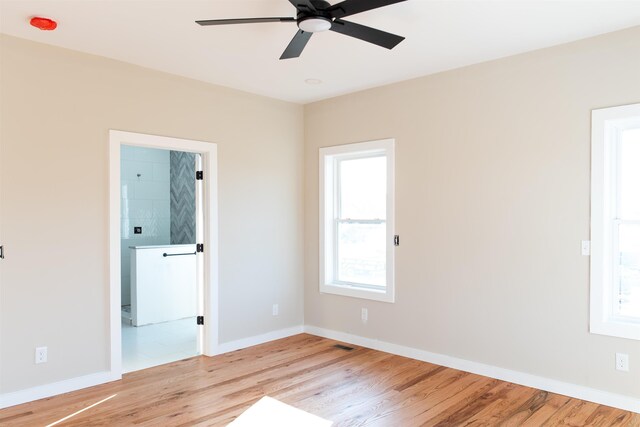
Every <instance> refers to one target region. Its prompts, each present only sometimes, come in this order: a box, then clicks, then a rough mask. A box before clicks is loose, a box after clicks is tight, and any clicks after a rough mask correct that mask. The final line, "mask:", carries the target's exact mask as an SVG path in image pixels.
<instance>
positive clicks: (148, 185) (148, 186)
mask: <svg viewBox="0 0 640 427" xmlns="http://www.w3.org/2000/svg"><path fill="white" fill-rule="evenodd" d="M134 188H135V197H136V199H147V200H169V182H168V181H167V182H158V181H138V182H135V183H134Z"/></svg>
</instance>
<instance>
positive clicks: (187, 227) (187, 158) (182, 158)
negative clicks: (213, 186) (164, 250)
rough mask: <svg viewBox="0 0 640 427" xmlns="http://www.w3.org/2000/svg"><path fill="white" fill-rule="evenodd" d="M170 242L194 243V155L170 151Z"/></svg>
mask: <svg viewBox="0 0 640 427" xmlns="http://www.w3.org/2000/svg"><path fill="white" fill-rule="evenodd" d="M170 158H171V169H170V170H171V191H170V194H171V205H170V206H171V243H172V244H174V245H178V244H192V243H196V196H195V188H196V180H195V170H196V168H195V167H196V155H195V154H193V153H185V152H180V151H172V152H171V155H170Z"/></svg>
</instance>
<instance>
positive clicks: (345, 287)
mask: <svg viewBox="0 0 640 427" xmlns="http://www.w3.org/2000/svg"><path fill="white" fill-rule="evenodd" d="M351 153H353V154H358V155H367V154H370V155H376V154H384V155H386V156H387V218H386V226H387V227H386V238H387V248H388V250H387V259H386V263H387V265H386V270H387V271H386V273H387V278H386V279H387V284H386V286H385V289H384V290H380V289H372V288H371V289H369V288H365V287H361V286H356V285H349V284H344V283H336V282H334V281H332V278H333V277H334V274H333V273H332V272H329V271H328V270H329V269H332V268H333V265H334V263H333V262H332V259H331V258H332V256H333V253H334V251H335V246H334V242H333V237H332V235H333V218H334V209H335V206H334V194H335V191H336V189H335V185H336V183H335V182H334V180H333V177H334V173H333V167H334V162H335V157H342V156H344V155H348V154H351ZM319 160H320V162H319V163H320V164H319V171H320V179H319V182H320V209H319V223H320V227H319V228H320V236H319V241H320V251H319V254H320V292H321V293H327V294H336V295H343V296H349V297H355V298H364V299H370V300H375V301H383V302H394V301H395V280H394V246H393V237H394V224H395V222H394V210H395V208H394V201H395V194H394V193H395V191H394V189H395V140H394V139H383V140H378V141H369V142H360V143H356V144H346V145H339V146H335V147H325V148H321V149H320V159H319ZM327 177H329V178H330V182H331V186H330V187H329V188H326V185H325V184H326V182H325V180H326V179H327Z"/></svg>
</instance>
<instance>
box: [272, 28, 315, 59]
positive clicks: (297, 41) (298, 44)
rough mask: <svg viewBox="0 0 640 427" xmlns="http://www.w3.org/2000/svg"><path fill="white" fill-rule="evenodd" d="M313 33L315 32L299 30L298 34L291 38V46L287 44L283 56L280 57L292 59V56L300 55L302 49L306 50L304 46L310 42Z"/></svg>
mask: <svg viewBox="0 0 640 427" xmlns="http://www.w3.org/2000/svg"><path fill="white" fill-rule="evenodd" d="M312 35H313V33H308V32H306V31H302V30H298V32H297V33H296V35H295V36H293V39H291V42H289V46H287V48H286V49H285V50H284V52H283V53H282V56H281V57H280V59H290V58H297V57H299V56H300V54H301V53H302V51H303V50H304V47H305V46H306V45H307V43H308V42H309V39H310V38H311V36H312Z"/></svg>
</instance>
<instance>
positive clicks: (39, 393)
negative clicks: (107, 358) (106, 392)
mask: <svg viewBox="0 0 640 427" xmlns="http://www.w3.org/2000/svg"><path fill="white" fill-rule="evenodd" d="M120 378H121V376H120V375H117V374H114V373H112V372H98V373H95V374H89V375H84V376H82V377H76V378H71V379H68V380H63V381H58V382H55V383H51V384H44V385H39V386H37V387H32V388H28V389H26V390H18V391H14V392H11V393H4V394H0V409H2V408H7V407H9V406H15V405H20V404H22V403H27V402H32V401H34V400H38V399H44V398H45V397H51V396H55V395H58V394H62V393H68V392H70V391H75V390H80V389H82V388H87V387H93V386H94V385H98V384H104V383H108V382H111V381H116V380H119V379H120Z"/></svg>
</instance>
